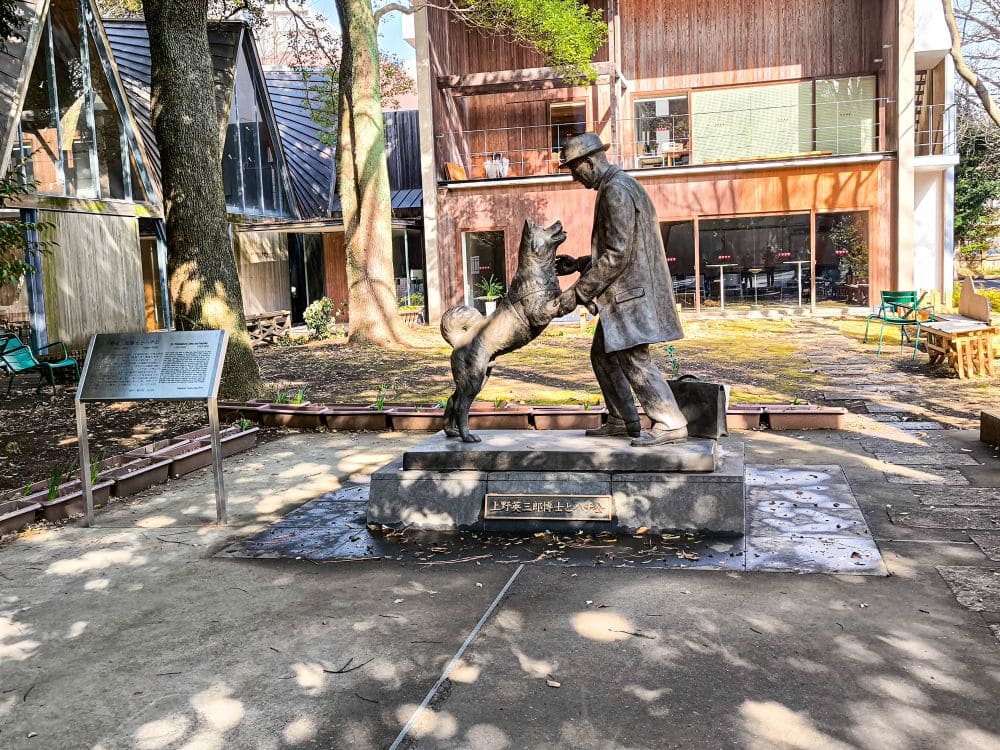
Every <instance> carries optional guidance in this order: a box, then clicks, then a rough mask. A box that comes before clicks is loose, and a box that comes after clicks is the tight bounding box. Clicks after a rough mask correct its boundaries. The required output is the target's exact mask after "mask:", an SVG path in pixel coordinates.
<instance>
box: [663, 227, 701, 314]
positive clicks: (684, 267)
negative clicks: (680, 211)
mask: <svg viewBox="0 0 1000 750" xmlns="http://www.w3.org/2000/svg"><path fill="white" fill-rule="evenodd" d="M660 235H661V236H662V237H663V249H664V250H665V251H666V253H667V267H668V268H669V269H670V278H671V280H672V281H673V284H674V299H675V300H676V301H677V302H679V303H680V304H681V305H683V306H684V307H694V304H695V290H696V288H697V284H698V280H697V274H696V271H697V268H696V266H695V262H694V222H693V221H664V222H661V223H660Z"/></svg>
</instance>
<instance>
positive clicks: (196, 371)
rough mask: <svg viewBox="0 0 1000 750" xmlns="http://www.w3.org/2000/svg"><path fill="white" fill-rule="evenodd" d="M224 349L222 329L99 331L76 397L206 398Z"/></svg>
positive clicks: (215, 380)
mask: <svg viewBox="0 0 1000 750" xmlns="http://www.w3.org/2000/svg"><path fill="white" fill-rule="evenodd" d="M224 354H225V334H224V333H223V332H222V331H168V332H165V333H116V334H97V336H96V337H95V339H94V345H93V349H92V351H91V353H90V359H89V361H88V364H87V371H86V375H85V377H84V379H83V383H82V385H81V388H80V395H79V398H80V400H81V401H142V400H146V399H164V400H169V399H185V400H186V399H203V398H210V397H212V396H214V395H215V390H216V387H217V384H218V380H219V369H220V366H221V364H222V359H223V356H224Z"/></svg>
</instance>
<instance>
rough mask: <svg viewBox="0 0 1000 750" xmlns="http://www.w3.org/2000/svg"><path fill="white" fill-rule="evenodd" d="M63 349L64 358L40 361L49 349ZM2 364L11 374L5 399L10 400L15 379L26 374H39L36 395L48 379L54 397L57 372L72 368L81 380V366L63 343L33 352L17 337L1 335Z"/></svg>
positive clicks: (0, 354) (0, 360)
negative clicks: (39, 357) (39, 356)
mask: <svg viewBox="0 0 1000 750" xmlns="http://www.w3.org/2000/svg"><path fill="white" fill-rule="evenodd" d="M56 347H61V348H62V356H61V357H60V358H59V359H57V360H51V361H50V360H39V359H38V355H39V354H42V353H43V352H45V351H48V350H49V349H54V348H56ZM0 363H2V364H3V366H4V368H5V369H6V370H7V372H8V373H10V377H9V378H8V379H7V393H6V395H5V398H10V389H11V388H12V387H13V385H14V378H16V377H17V376H18V375H23V374H25V373H32V372H37V373H38V386H37V387H36V388H35V393H38V392H40V391H41V390H42V386H43V385H44V384H45V381H46V379H47V380H48V382H49V385H51V386H52V395H53V396H54V395H55V393H56V370H63V369H67V368H70V367H72V368H73V374H74V375H75V377H76V379H77V380H79V379H80V366H79V364H78V363H77V361H76V360H75V359H73V358H72V357H70V356H69V352H68V351H67V350H66V345H65V344H64V343H62V342H61V341H56V342H53V343H51V344H46V345H45V346H42V347H39V348H38V349H37V350H35V351H32V350H31V348H30V347H28V346H25V345H24V344H22V343H21V340H20V339H19V338H18V337H17V336H13V335H10V334H0Z"/></svg>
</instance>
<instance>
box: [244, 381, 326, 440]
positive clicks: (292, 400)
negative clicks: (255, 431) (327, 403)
mask: <svg viewBox="0 0 1000 750" xmlns="http://www.w3.org/2000/svg"><path fill="white" fill-rule="evenodd" d="M305 395H306V389H305V388H298V389H294V390H287V391H280V392H279V393H278V395H277V396H276V397H275V399H274V401H272V402H271V403H269V404H265V405H264V406H262V407H260V409H259V410H258V413H259V414H260V416H261V420H262V421H263V422H264V424H266V425H268V426H269V427H294V428H297V429H305V430H308V429H315V428H317V427H319V426H320V425H321V424H322V423H323V410H324V407H323V405H322V404H313V403H312V402H310V401H307V400H306V397H305Z"/></svg>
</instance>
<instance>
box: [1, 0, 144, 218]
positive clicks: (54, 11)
mask: <svg viewBox="0 0 1000 750" xmlns="http://www.w3.org/2000/svg"><path fill="white" fill-rule="evenodd" d="M99 54H100V52H99V48H98V46H97V45H96V44H95V43H94V37H93V35H92V33H91V32H90V31H88V25H87V24H86V23H84V22H83V21H82V20H81V14H80V7H79V6H77V5H75V4H53V6H52V8H51V11H50V12H49V14H48V15H47V16H46V18H45V22H44V25H43V28H42V33H41V39H40V41H39V46H38V51H37V53H36V55H35V59H34V63H33V65H32V68H31V74H30V76H29V79H28V90H27V93H26V96H25V100H24V106H23V108H22V110H21V118H20V122H19V124H18V125H19V126H18V132H17V137H16V140H15V143H14V151H13V153H12V162H11V164H12V166H15V167H16V166H17V165H19V164H21V163H22V161H23V165H22V166H21V172H22V175H23V176H24V178H25V180H27V181H31V182H34V183H35V189H36V191H37V192H38V193H41V194H45V195H61V196H71V197H77V198H102V199H118V200H131V199H132V197H133V195H132V184H131V182H132V181H131V175H132V172H133V168H132V164H131V163H130V159H131V157H130V155H129V147H128V139H127V138H126V133H125V129H124V125H123V123H122V120H121V117H120V114H119V112H118V107H117V104H116V103H115V101H114V98H113V96H112V94H111V88H110V86H109V84H108V81H107V79H106V78H105V75H104V70H103V69H102V67H101V65H100V58H99Z"/></svg>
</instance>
